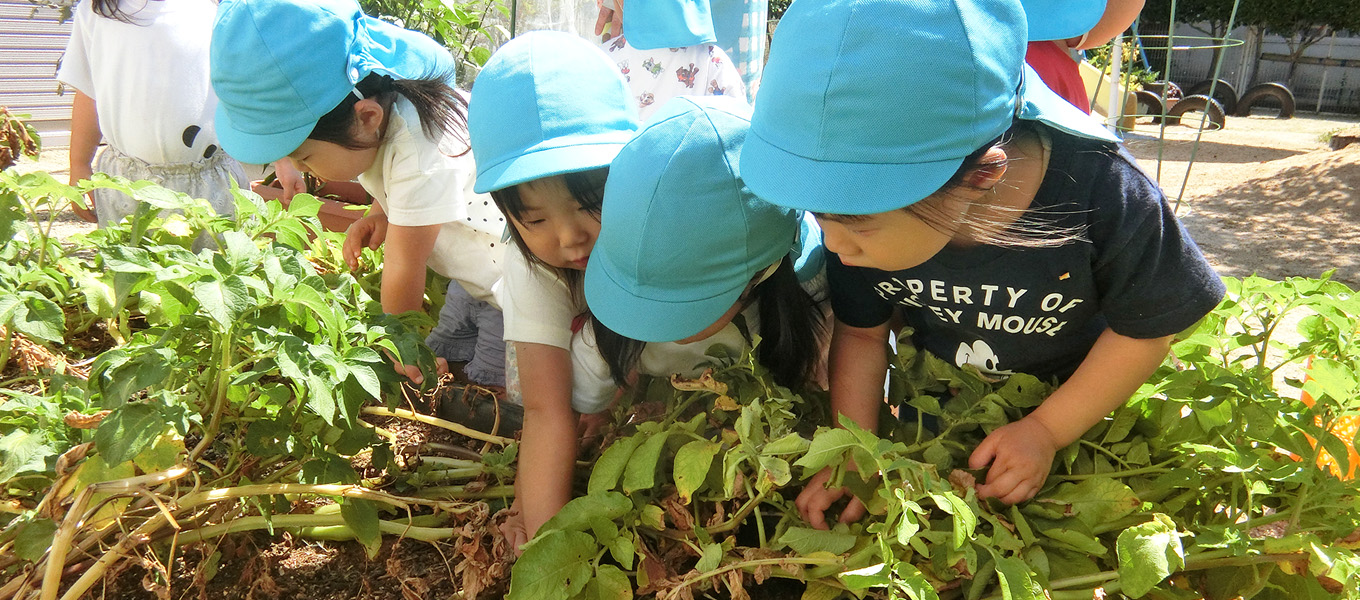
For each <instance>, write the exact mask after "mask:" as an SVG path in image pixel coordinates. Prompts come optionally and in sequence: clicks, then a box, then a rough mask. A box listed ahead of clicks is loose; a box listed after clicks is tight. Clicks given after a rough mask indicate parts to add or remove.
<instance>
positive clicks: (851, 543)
mask: <svg viewBox="0 0 1360 600" xmlns="http://www.w3.org/2000/svg"><path fill="white" fill-rule="evenodd" d="M858 539H859V536H856V535H855V534H852V533H845V532H837V531H824V530H821V529H812V528H809V527H790V528H788V530H787V531H785V532H784V535H781V536H779V539H778V540H777V541H778V543H780V544H785V545H787V546H788V547H789V548H792V549H793V551H794V552H797V553H798V554H801V555H804V556H806V555H808V554H812V553H813V552H830V553H832V554H845V553H846V552H848V551H849V550H850V549H851V548H853V547H855V541H856V540H858Z"/></svg>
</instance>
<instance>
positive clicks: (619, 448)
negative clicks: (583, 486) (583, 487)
mask: <svg viewBox="0 0 1360 600" xmlns="http://www.w3.org/2000/svg"><path fill="white" fill-rule="evenodd" d="M643 437H644V436H643V435H642V434H636V435H632V436H629V437H626V438H623V439H621V440H617V441H615V442H614V443H613V444H610V445H609V447H608V448H605V450H604V453H603V454H601V455H600V458H598V459H596V460H595V468H594V469H592V470H591V471H590V483H589V484H588V486H587V489H588V490H589V492H590V493H592V494H594V493H603V492H607V491H609V490H612V489H614V486H615V485H618V483H619V477H621V476H623V470H624V468H625V467H627V466H628V459H629V458H631V457H632V456H633V450H636V449H637V447H638V445H640V444H641V443H642V438H643Z"/></svg>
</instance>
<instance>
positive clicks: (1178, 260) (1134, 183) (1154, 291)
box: [827, 129, 1225, 379]
mask: <svg viewBox="0 0 1360 600" xmlns="http://www.w3.org/2000/svg"><path fill="white" fill-rule="evenodd" d="M1045 131H1046V132H1047V133H1048V134H1049V135H1050V136H1051V137H1052V151H1051V153H1050V155H1049V164H1048V170H1047V172H1046V173H1045V175H1044V180H1043V182H1042V184H1041V185H1040V187H1039V190H1038V193H1037V194H1036V196H1035V198H1034V201H1033V202H1032V203H1031V205H1030V208H1029V211H1028V212H1027V215H1026V216H1027V218H1029V219H1031V220H1033V221H1042V222H1044V223H1051V224H1052V225H1054V226H1057V227H1062V228H1072V227H1077V228H1082V229H1083V230H1084V238H1085V240H1087V241H1081V242H1075V243H1069V244H1066V245H1063V246H1059V247H1055V248H1020V249H1015V248H1002V247H998V246H972V247H968V248H955V247H946V248H945V249H944V250H942V251H941V252H940V253H939V254H937V255H935V256H934V257H933V258H931V259H930V260H928V261H926V262H925V263H924V264H922V265H920V266H917V267H915V268H912V269H906V270H902V271H891V272H890V271H879V270H876V269H868V268H862V267H847V266H845V265H843V264H842V263H841V262H840V258H839V257H837V256H836V255H835V254H830V253H828V255H827V257H828V260H827V276H828V283H829V287H830V290H831V306H832V308H833V310H834V311H835V313H836V318H837V319H838V320H840V321H841V322H843V323H845V324H847V325H851V326H854V327H874V326H877V325H881V324H883V323H885V322H886V321H888V319H889V318H890V317H891V316H892V311H893V310H894V309H896V308H898V307H901V308H902V313H903V316H904V318H905V321H906V322H907V324H909V325H911V326H912V327H914V328H915V329H916V333H915V335H914V337H913V339H912V341H913V343H915V345H916V346H917V347H918V348H924V349H927V350H929V351H931V352H932V353H934V354H936V355H937V356H940V357H941V358H943V359H945V360H948V361H950V362H953V363H954V364H956V365H959V366H962V365H963V364H973V365H975V366H977V367H978V368H979V369H981V370H983V371H984V372H990V373H994V374H1009V373H1017V372H1020V373H1030V374H1034V375H1037V376H1040V377H1044V378H1047V377H1053V376H1056V377H1058V378H1060V379H1066V378H1067V377H1069V376H1070V375H1071V374H1072V372H1073V371H1075V370H1076V368H1077V366H1078V365H1079V364H1080V363H1081V361H1082V360H1083V359H1085V357H1086V354H1087V352H1089V351H1090V349H1091V346H1092V345H1094V344H1095V341H1096V338H1097V337H1099V336H1100V334H1101V333H1102V332H1103V331H1104V330H1105V329H1106V328H1107V327H1108V328H1110V329H1113V330H1114V331H1115V332H1116V333H1119V334H1121V335H1125V336H1128V337H1132V338H1143V339H1148V338H1157V337H1162V336H1166V335H1171V334H1174V333H1178V332H1180V331H1181V330H1183V329H1185V328H1187V327H1189V326H1191V325H1193V324H1194V323H1195V322H1196V321H1198V320H1199V319H1200V318H1201V317H1203V316H1204V315H1205V314H1207V313H1208V312H1209V311H1211V310H1213V308H1214V307H1215V306H1217V305H1218V302H1219V300H1220V299H1222V298H1223V294H1224V291H1225V290H1224V286H1223V282H1222V280H1221V279H1219V277H1218V275H1217V274H1216V273H1215V272H1214V270H1213V268H1212V267H1210V266H1209V264H1208V262H1206V261H1205V259H1204V255H1203V254H1201V253H1200V251H1199V248H1198V247H1196V246H1195V243H1194V241H1192V240H1191V239H1190V236H1189V235H1188V234H1187V233H1186V232H1185V229H1184V228H1182V227H1181V225H1180V223H1179V222H1178V221H1177V220H1176V218H1175V215H1174V214H1173V212H1172V210H1171V207H1170V206H1169V205H1168V204H1167V202H1166V197H1165V195H1164V194H1163V193H1162V191H1161V190H1160V189H1159V188H1158V187H1157V184H1156V183H1154V182H1153V181H1152V180H1151V179H1149V178H1148V176H1147V175H1146V174H1145V173H1143V171H1142V170H1141V169H1139V168H1138V166H1137V164H1136V163H1135V162H1134V159H1133V157H1132V156H1131V155H1129V154H1128V152H1127V151H1126V150H1124V149H1123V148H1122V147H1117V146H1115V145H1112V144H1108V143H1103V142H1098V141H1094V140H1088V139H1085V138H1079V137H1075V136H1071V135H1068V134H1064V133H1061V132H1058V131H1054V130H1051V129H1049V130H1045Z"/></svg>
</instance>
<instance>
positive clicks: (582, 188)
mask: <svg viewBox="0 0 1360 600" xmlns="http://www.w3.org/2000/svg"><path fill="white" fill-rule="evenodd" d="M561 177H562V179H563V180H564V181H565V183H566V185H567V192H568V193H570V194H571V197H572V198H575V199H576V203H577V204H579V205H581V208H584V209H586V210H587V211H588V212H590V214H591V216H593V217H595V220H596V221H598V220H600V207H601V205H602V204H603V202H604V183H605V180H606V179H608V178H609V167H600V168H598V169H591V170H589V171H576V172H574V173H563V174H562V175H561ZM528 183H532V182H528ZM528 183H521V184H519V185H512V186H510V187H507V188H503V189H499V190H493V191H492V192H491V199H492V200H494V201H495V202H496V208H499V209H501V213H502V214H504V215H505V218H506V220H507V221H509V223H507V225H506V226H507V227H508V228H509V231H510V239H512V240H514V241H515V247H517V248H519V251H520V253H521V254H523V255H524V258H525V259H526V260H528V261H529V264H533V265H539V266H541V267H544V268H546V269H548V270H549V271H552V272H553V273H554V274H556V275H557V277H558V278H560V279H561V280H562V282H563V283H565V284H567V289H568V290H569V291H570V292H571V297H572V299H573V300H575V301H577V302H578V303H579V304H585V302H584V295H583V293H582V288H581V278H582V275H583V273H582V272H581V271H578V270H576V269H559V268H556V267H553V266H551V265H549V264H547V263H545V262H543V261H542V260H541V259H540V258H538V257H537V256H534V253H533V252H531V251H530V250H529V246H527V245H525V243H524V238H523V237H521V236H520V234H519V228H518V227H516V226H515V224H514V223H515V222H516V221H520V222H522V221H523V220H524V199H523V198H521V197H520V193H519V186H520V185H527V184H528Z"/></svg>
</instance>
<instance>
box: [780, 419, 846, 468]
mask: <svg viewBox="0 0 1360 600" xmlns="http://www.w3.org/2000/svg"><path fill="white" fill-rule="evenodd" d="M859 446H860V444H859V440H857V439H856V438H855V434H853V433H850V432H849V431H847V430H845V429H841V428H839V427H837V428H824V429H821V430H819V431H818V432H817V434H816V435H814V436H813V437H812V444H811V445H809V446H808V451H807V454H804V455H803V457H802V458H800V459H798V461H797V462H795V463H793V464H794V465H796V466H799V467H803V473H804V476H811V475H812V474H814V473H816V472H818V471H821V470H822V469H823V468H825V467H827V466H830V465H832V464H840V463H842V462H844V461H845V458H844V457H845V453H846V452H849V451H850V450H852V449H854V448H858V447H859Z"/></svg>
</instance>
